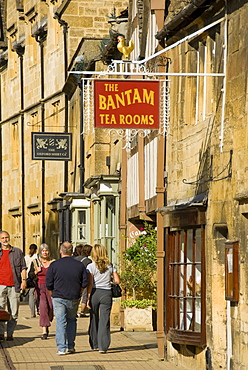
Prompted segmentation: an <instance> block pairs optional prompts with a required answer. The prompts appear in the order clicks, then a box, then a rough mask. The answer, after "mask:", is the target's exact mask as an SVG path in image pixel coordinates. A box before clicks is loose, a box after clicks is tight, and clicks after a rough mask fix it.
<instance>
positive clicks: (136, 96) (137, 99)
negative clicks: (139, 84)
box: [133, 89, 142, 104]
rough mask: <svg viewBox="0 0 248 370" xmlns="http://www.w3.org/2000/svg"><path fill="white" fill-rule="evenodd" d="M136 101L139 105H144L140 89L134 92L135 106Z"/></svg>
mask: <svg viewBox="0 0 248 370" xmlns="http://www.w3.org/2000/svg"><path fill="white" fill-rule="evenodd" d="M136 101H137V102H138V103H142V100H141V98H140V94H139V90H138V89H134V92H133V104H135V102H136Z"/></svg>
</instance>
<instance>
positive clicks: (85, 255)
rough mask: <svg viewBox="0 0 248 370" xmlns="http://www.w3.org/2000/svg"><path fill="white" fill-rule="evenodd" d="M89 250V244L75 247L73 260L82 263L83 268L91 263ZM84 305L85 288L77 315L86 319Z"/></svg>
mask: <svg viewBox="0 0 248 370" xmlns="http://www.w3.org/2000/svg"><path fill="white" fill-rule="evenodd" d="M91 250H92V246H91V245H89V244H84V245H82V244H80V245H77V246H76V248H75V251H74V255H76V254H77V256H76V257H75V259H76V260H78V261H80V262H82V263H83V264H84V266H85V267H87V266H88V264H89V263H91V262H92V260H91V259H90V258H89V256H90V253H91ZM78 254H79V255H78ZM86 303H87V289H86V288H85V289H84V291H83V293H82V299H81V305H79V307H80V306H81V312H79V313H78V317H87V315H86V314H85V310H86ZM79 309H80V308H79Z"/></svg>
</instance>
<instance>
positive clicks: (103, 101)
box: [99, 95, 106, 110]
mask: <svg viewBox="0 0 248 370" xmlns="http://www.w3.org/2000/svg"><path fill="white" fill-rule="evenodd" d="M99 109H102V110H105V109H106V97H105V96H104V95H99Z"/></svg>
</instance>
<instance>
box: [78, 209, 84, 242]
mask: <svg viewBox="0 0 248 370" xmlns="http://www.w3.org/2000/svg"><path fill="white" fill-rule="evenodd" d="M77 231H78V233H77V241H82V242H85V241H86V210H79V211H78V225H77Z"/></svg>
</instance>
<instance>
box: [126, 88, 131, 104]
mask: <svg viewBox="0 0 248 370" xmlns="http://www.w3.org/2000/svg"><path fill="white" fill-rule="evenodd" d="M131 93H132V90H126V91H125V95H126V97H127V105H130V104H131V96H130V95H131Z"/></svg>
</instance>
